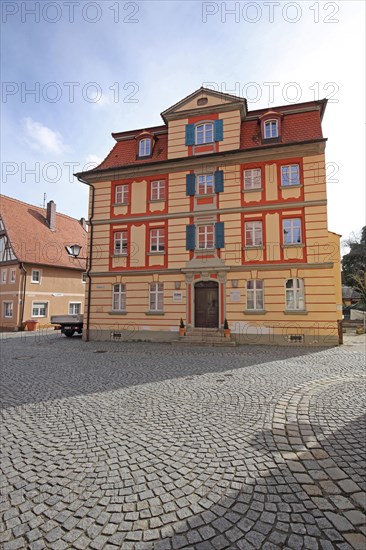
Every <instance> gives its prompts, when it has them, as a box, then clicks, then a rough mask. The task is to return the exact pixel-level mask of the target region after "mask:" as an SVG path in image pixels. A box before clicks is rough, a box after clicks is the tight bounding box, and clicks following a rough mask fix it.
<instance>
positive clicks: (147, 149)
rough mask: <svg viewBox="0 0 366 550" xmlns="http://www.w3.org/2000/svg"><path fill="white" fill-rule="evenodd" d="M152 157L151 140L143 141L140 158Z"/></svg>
mask: <svg viewBox="0 0 366 550" xmlns="http://www.w3.org/2000/svg"><path fill="white" fill-rule="evenodd" d="M150 155H151V139H150V138H147V139H141V140H140V142H139V157H149V156H150Z"/></svg>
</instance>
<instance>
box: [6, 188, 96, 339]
mask: <svg viewBox="0 0 366 550" xmlns="http://www.w3.org/2000/svg"><path fill="white" fill-rule="evenodd" d="M72 244H79V245H81V246H82V247H83V248H82V252H83V253H84V254H81V255H85V254H86V250H87V231H86V225H85V220H84V219H81V220H80V221H78V220H75V219H73V218H70V217H69V216H65V215H64V214H59V213H57V212H56V205H55V203H54V202H53V201H50V202H49V203H48V204H47V209H44V208H39V207H38V206H33V205H31V204H26V203H24V202H21V201H18V200H16V199H12V198H10V197H5V196H4V195H0V277H1V279H0V294H1V324H0V326H1V329H2V330H19V329H20V328H21V327H22V326H23V324H24V322H25V321H27V320H30V319H34V320H37V321H39V323H40V326H42V325H47V324H49V323H50V316H51V315H57V314H67V313H76V312H81V313H83V309H84V295H85V281H86V274H85V270H86V262H85V260H79V259H75V258H72V257H70V256H69V255H68V253H67V252H66V250H65V245H68V246H69V245H72Z"/></svg>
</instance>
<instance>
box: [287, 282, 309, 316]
mask: <svg viewBox="0 0 366 550" xmlns="http://www.w3.org/2000/svg"><path fill="white" fill-rule="evenodd" d="M304 288H305V287H304V281H303V279H287V281H286V309H287V310H290V311H291V310H305V290H304Z"/></svg>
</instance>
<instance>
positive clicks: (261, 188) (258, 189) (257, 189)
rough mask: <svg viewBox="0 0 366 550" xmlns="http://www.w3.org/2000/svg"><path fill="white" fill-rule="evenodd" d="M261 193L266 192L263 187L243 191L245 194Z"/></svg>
mask: <svg viewBox="0 0 366 550" xmlns="http://www.w3.org/2000/svg"><path fill="white" fill-rule="evenodd" d="M261 191H264V188H263V187H256V188H253V189H243V193H260V192H261Z"/></svg>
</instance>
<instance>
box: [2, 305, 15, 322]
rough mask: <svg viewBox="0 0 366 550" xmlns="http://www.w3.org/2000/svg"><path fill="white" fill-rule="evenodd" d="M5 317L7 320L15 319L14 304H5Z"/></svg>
mask: <svg viewBox="0 0 366 550" xmlns="http://www.w3.org/2000/svg"><path fill="white" fill-rule="evenodd" d="M3 317H5V319H11V318H12V317H13V302H3Z"/></svg>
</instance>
